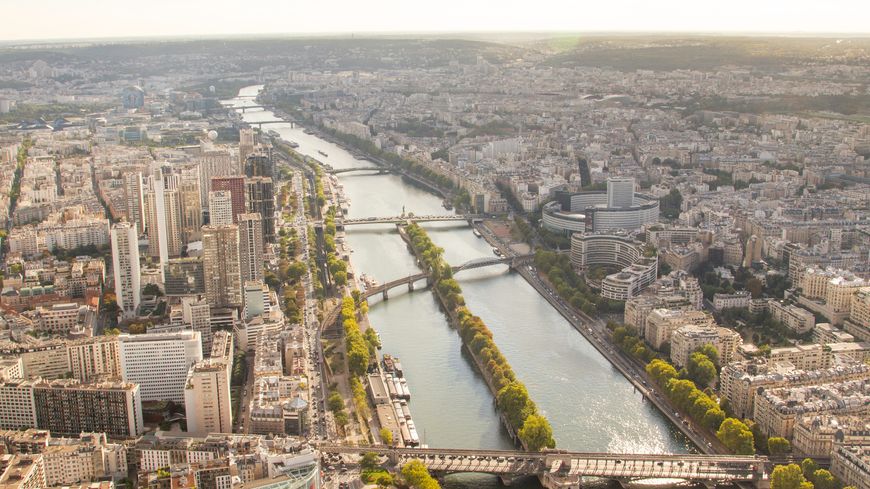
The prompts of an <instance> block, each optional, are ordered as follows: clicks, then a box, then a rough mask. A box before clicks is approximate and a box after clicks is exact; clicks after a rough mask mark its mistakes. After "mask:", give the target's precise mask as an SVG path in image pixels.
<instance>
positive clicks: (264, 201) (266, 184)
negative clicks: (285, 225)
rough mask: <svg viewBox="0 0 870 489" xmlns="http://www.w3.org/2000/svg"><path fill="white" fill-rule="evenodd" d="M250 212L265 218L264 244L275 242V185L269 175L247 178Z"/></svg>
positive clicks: (246, 195) (246, 193) (246, 196)
mask: <svg viewBox="0 0 870 489" xmlns="http://www.w3.org/2000/svg"><path fill="white" fill-rule="evenodd" d="M245 198H246V200H247V208H248V212H258V213H259V214H260V216H262V218H263V244H264V245H265V244H266V243H274V242H275V187H274V185H273V183H272V179H271V178H268V177H252V178H247V179H245Z"/></svg>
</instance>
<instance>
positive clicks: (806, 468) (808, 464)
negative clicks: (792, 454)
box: [801, 458, 819, 479]
mask: <svg viewBox="0 0 870 489" xmlns="http://www.w3.org/2000/svg"><path fill="white" fill-rule="evenodd" d="M817 470H819V465H818V464H817V463H816V461H815V460H813V459H811V458H805V459H803V461H802V462H801V472H803V474H804V477H806V478H807V479H809V478H810V477H812V476H813V474H815V473H816V471H817Z"/></svg>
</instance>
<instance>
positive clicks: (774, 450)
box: [767, 436, 791, 455]
mask: <svg viewBox="0 0 870 489" xmlns="http://www.w3.org/2000/svg"><path fill="white" fill-rule="evenodd" d="M767 452H768V453H770V454H771V455H785V454H786V453H789V452H791V443H789V441H788V440H786V439H785V438H783V437H781V436H772V437H770V438H768V439H767Z"/></svg>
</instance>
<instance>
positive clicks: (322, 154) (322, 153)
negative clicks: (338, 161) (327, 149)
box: [317, 149, 329, 158]
mask: <svg viewBox="0 0 870 489" xmlns="http://www.w3.org/2000/svg"><path fill="white" fill-rule="evenodd" d="M317 152H318V153H320V154H321V156H324V157H326V158H329V155H328V154H326V153H324V152H323V151H320V150H319V149H318V150H317Z"/></svg>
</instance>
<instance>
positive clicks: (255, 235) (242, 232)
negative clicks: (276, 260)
mask: <svg viewBox="0 0 870 489" xmlns="http://www.w3.org/2000/svg"><path fill="white" fill-rule="evenodd" d="M239 265H240V266H241V274H242V275H241V276H242V283H245V282H248V281H250V280H260V281H262V280H263V273H264V263H263V218H262V217H261V216H260V214H259V213H247V214H240V215H239Z"/></svg>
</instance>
